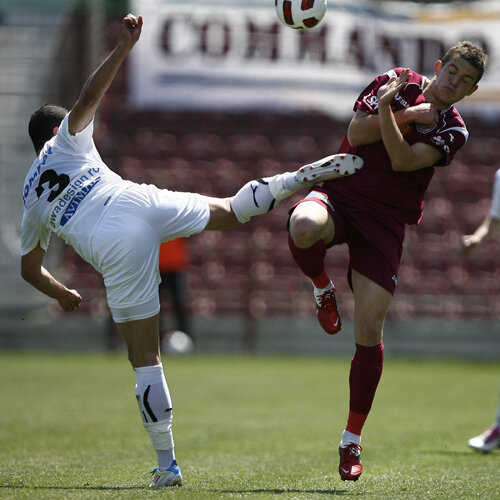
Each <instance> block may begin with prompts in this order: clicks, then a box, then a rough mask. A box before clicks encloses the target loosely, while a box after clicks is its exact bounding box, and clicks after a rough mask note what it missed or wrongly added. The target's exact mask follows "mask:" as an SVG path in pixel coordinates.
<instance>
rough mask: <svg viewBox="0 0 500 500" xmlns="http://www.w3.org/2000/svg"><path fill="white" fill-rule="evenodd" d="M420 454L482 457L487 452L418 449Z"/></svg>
mask: <svg viewBox="0 0 500 500" xmlns="http://www.w3.org/2000/svg"><path fill="white" fill-rule="evenodd" d="M417 453H419V454H420V455H443V456H445V457H447V456H455V457H456V456H460V457H465V456H468V457H480V456H482V455H487V453H481V452H478V451H473V450H465V451H453V450H428V451H426V450H422V451H418V452H417Z"/></svg>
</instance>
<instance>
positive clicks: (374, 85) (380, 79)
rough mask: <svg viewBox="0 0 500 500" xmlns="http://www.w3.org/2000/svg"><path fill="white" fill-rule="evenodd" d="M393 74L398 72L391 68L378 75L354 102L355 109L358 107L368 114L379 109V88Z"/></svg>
mask: <svg viewBox="0 0 500 500" xmlns="http://www.w3.org/2000/svg"><path fill="white" fill-rule="evenodd" d="M391 76H397V75H396V73H395V72H394V71H393V70H391V71H388V72H387V73H384V74H383V75H380V76H377V78H375V80H373V81H372V82H371V83H370V84H369V85H368V86H367V87H366V88H365V89H364V90H363V91H362V92H361V94H359V97H358V98H357V99H356V102H355V103H354V108H353V109H354V111H357V110H358V109H359V110H360V111H364V112H365V113H368V114H374V113H377V111H378V99H377V92H378V89H379V88H380V87H381V86H382V85H384V83H387V81H388V80H389V78H390V77H391Z"/></svg>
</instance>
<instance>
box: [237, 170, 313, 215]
mask: <svg viewBox="0 0 500 500" xmlns="http://www.w3.org/2000/svg"><path fill="white" fill-rule="evenodd" d="M303 187H305V184H303V183H302V182H299V181H298V180H297V179H296V177H295V174H294V173H292V172H284V173H283V174H278V175H274V176H273V177H265V178H264V179H257V180H253V181H250V182H247V183H246V184H245V185H244V186H243V187H242V188H241V189H240V190H239V191H238V192H237V193H236V194H235V195H234V196H233V198H232V199H231V208H232V209H233V212H234V214H235V215H236V218H237V219H238V220H239V221H240V222H241V223H244V222H248V221H249V220H250V219H251V218H252V217H254V216H255V215H263V214H266V213H267V212H270V211H271V210H272V209H273V208H274V207H275V206H276V205H277V204H278V203H279V202H280V201H282V200H284V199H286V198H288V197H289V196H292V194H294V193H295V192H297V191H299V189H302V188H303Z"/></svg>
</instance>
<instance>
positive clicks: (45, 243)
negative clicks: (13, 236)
mask: <svg viewBox="0 0 500 500" xmlns="http://www.w3.org/2000/svg"><path fill="white" fill-rule="evenodd" d="M49 241H50V230H49V229H47V228H46V227H39V226H38V225H36V224H33V223H32V222H31V221H30V220H29V217H27V216H26V214H25V215H24V216H23V221H22V223H21V255H26V254H27V253H30V252H31V250H33V249H34V248H35V247H36V246H37V245H38V244H40V246H41V247H42V248H43V249H44V250H45V251H47V248H48V247H49Z"/></svg>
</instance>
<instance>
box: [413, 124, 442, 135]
mask: <svg viewBox="0 0 500 500" xmlns="http://www.w3.org/2000/svg"><path fill="white" fill-rule="evenodd" d="M436 126H437V124H435V125H433V126H432V127H426V126H425V125H422V124H421V123H417V126H416V127H415V128H416V129H417V132H419V133H421V134H428V133H429V132H431V131H432V130H434V129H435V128H436Z"/></svg>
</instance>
